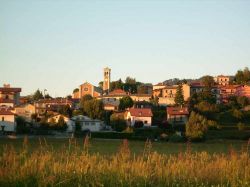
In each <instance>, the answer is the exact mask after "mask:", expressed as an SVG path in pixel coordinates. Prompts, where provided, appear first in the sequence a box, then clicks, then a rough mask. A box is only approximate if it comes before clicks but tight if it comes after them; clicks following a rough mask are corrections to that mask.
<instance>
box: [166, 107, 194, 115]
mask: <svg viewBox="0 0 250 187" xmlns="http://www.w3.org/2000/svg"><path fill="white" fill-rule="evenodd" d="M167 114H169V115H188V114H189V112H188V108H187V107H182V108H181V107H167Z"/></svg>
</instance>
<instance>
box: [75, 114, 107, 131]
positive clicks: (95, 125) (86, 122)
mask: <svg viewBox="0 0 250 187" xmlns="http://www.w3.org/2000/svg"><path fill="white" fill-rule="evenodd" d="M71 120H72V121H73V122H74V126H75V125H76V123H79V125H80V126H81V130H82V131H84V130H89V131H90V132H97V131H100V130H102V129H103V128H104V123H103V121H101V120H98V119H91V118H89V117H87V116H83V115H78V116H74V117H73V118H71Z"/></svg>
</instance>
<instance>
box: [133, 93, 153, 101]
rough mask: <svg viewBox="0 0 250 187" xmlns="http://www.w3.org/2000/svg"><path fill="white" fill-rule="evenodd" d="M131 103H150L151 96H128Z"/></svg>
mask: <svg viewBox="0 0 250 187" xmlns="http://www.w3.org/2000/svg"><path fill="white" fill-rule="evenodd" d="M129 96H130V97H131V99H132V100H133V101H135V102H136V101H147V102H150V99H151V97H152V95H151V94H131V95H129Z"/></svg>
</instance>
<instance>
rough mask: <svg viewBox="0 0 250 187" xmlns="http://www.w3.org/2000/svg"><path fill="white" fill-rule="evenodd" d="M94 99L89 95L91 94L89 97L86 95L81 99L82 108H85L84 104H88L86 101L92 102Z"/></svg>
mask: <svg viewBox="0 0 250 187" xmlns="http://www.w3.org/2000/svg"><path fill="white" fill-rule="evenodd" d="M92 99H93V97H92V96H91V95H89V94H87V95H84V96H83V97H82V98H81V100H80V108H82V109H83V108H84V103H85V102H86V101H89V100H92Z"/></svg>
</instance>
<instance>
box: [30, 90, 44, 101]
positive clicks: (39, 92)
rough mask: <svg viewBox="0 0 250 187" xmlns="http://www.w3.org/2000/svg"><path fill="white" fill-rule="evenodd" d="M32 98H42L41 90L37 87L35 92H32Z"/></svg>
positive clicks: (35, 99)
mask: <svg viewBox="0 0 250 187" xmlns="http://www.w3.org/2000/svg"><path fill="white" fill-rule="evenodd" d="M32 99H33V100H34V101H38V100H39V99H43V94H42V92H41V91H40V90H39V89H37V90H36V92H35V93H34V94H33V97H32Z"/></svg>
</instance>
